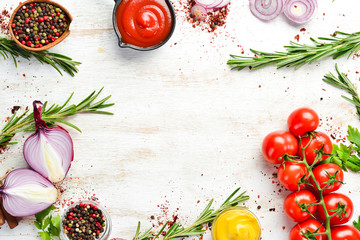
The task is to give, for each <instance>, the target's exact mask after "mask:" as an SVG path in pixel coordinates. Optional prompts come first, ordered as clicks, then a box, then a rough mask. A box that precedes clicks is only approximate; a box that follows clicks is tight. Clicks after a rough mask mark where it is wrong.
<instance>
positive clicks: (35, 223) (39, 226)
mask: <svg viewBox="0 0 360 240" xmlns="http://www.w3.org/2000/svg"><path fill="white" fill-rule="evenodd" d="M34 225H35V227H36V228H37V229H39V230H41V223H39V222H37V221H35V222H34Z"/></svg>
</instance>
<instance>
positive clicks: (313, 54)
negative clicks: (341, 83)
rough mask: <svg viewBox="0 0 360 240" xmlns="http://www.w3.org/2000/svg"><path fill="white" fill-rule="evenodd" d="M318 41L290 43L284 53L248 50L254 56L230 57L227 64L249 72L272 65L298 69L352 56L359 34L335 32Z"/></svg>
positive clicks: (359, 45) (358, 48) (356, 46)
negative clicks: (325, 59)
mask: <svg viewBox="0 0 360 240" xmlns="http://www.w3.org/2000/svg"><path fill="white" fill-rule="evenodd" d="M318 39H319V41H318V40H315V39H314V38H310V40H311V41H312V43H313V45H308V44H299V43H295V42H292V41H291V42H290V45H288V46H284V48H285V50H286V51H284V52H279V51H276V52H273V53H271V52H263V51H258V50H254V49H250V50H251V51H252V52H253V53H254V54H255V55H256V56H254V57H248V56H237V55H233V54H232V55H230V57H231V59H230V60H228V62H227V64H228V65H230V66H232V68H231V69H238V70H242V69H244V68H245V67H250V69H251V70H256V69H260V68H263V67H265V66H268V65H274V66H276V67H277V68H283V67H295V68H300V67H301V66H303V65H305V64H312V63H314V62H316V61H320V60H322V59H324V58H327V57H333V59H337V58H340V57H343V56H345V55H347V56H348V57H350V56H351V55H352V54H354V53H356V52H358V51H359V50H360V32H355V33H352V34H348V33H343V32H339V31H337V32H335V33H334V36H332V37H319V38H318Z"/></svg>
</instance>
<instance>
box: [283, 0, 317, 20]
mask: <svg viewBox="0 0 360 240" xmlns="http://www.w3.org/2000/svg"><path fill="white" fill-rule="evenodd" d="M316 9H317V0H287V1H286V2H285V6H284V14H285V16H286V17H287V18H288V19H290V20H291V21H293V22H295V23H298V24H303V23H306V22H308V21H310V20H311V18H312V17H313V15H314V13H315V11H316Z"/></svg>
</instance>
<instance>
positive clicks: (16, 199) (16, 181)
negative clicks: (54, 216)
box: [0, 168, 57, 217]
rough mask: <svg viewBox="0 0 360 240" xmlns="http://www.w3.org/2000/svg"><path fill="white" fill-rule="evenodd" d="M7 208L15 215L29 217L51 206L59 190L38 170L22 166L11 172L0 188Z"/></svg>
mask: <svg viewBox="0 0 360 240" xmlns="http://www.w3.org/2000/svg"><path fill="white" fill-rule="evenodd" d="M0 193H1V196H2V198H3V205H4V208H5V210H6V211H7V212H8V213H9V214H10V215H12V216H14V217H28V216H32V215H34V214H37V213H39V212H41V211H43V210H45V209H47V208H48V207H50V206H51V205H52V204H53V203H54V202H55V201H56V198H57V190H56V188H55V187H54V185H52V184H51V183H50V182H49V181H48V180H46V179H45V178H44V177H42V176H41V175H40V174H38V173H37V172H35V171H33V170H31V169H26V168H21V169H16V170H14V171H12V172H10V173H9V174H8V175H7V177H6V178H5V181H4V185H3V186H2V187H1V188H0Z"/></svg>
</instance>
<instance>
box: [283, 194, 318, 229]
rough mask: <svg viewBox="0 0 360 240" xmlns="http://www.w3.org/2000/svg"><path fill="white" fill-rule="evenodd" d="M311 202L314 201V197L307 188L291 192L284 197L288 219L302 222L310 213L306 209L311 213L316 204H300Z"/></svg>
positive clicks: (314, 210)
mask: <svg viewBox="0 0 360 240" xmlns="http://www.w3.org/2000/svg"><path fill="white" fill-rule="evenodd" d="M311 203H316V197H315V196H314V194H312V193H311V192H309V191H308V190H301V191H299V192H293V193H291V194H290V195H289V196H287V198H286V199H285V202H284V210H285V213H286V215H287V216H288V217H289V219H290V220H292V221H294V222H303V221H305V220H306V219H308V218H309V217H311V215H310V214H309V213H308V212H306V210H308V211H309V212H311V214H314V213H315V212H316V209H317V206H316V205H315V206H310V207H305V206H303V207H300V206H301V205H303V204H306V205H309V204H311ZM299 205H300V206H299ZM302 210H305V211H302Z"/></svg>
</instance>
